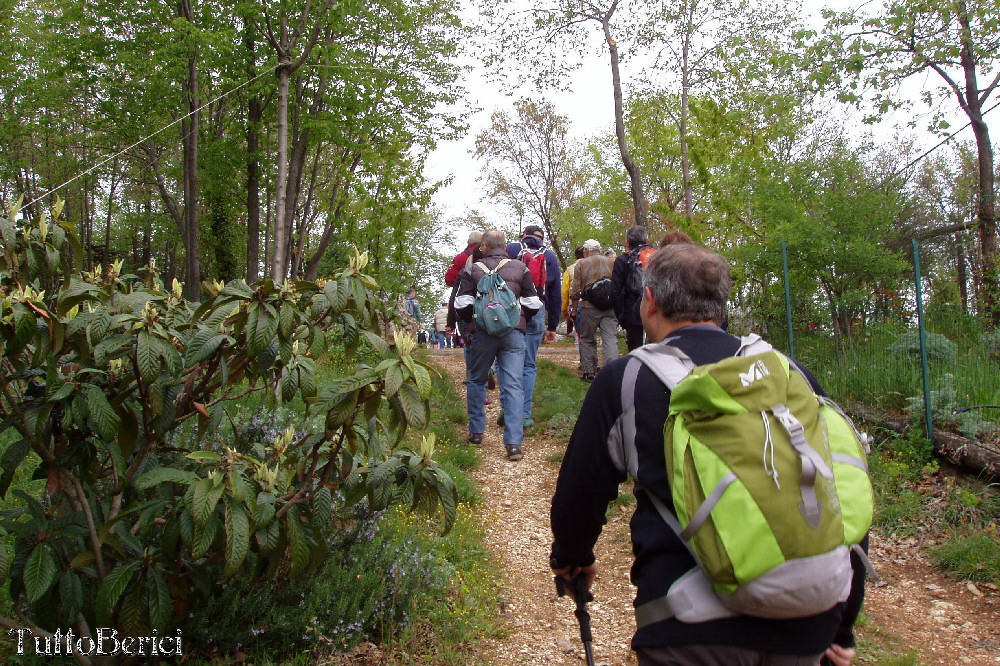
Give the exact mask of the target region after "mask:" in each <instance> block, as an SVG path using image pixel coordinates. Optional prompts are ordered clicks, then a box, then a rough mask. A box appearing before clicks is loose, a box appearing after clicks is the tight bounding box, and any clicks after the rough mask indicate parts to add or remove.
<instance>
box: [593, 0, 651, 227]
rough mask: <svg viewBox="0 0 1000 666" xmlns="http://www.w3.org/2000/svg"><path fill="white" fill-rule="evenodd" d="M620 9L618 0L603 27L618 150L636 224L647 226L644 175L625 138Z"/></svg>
mask: <svg viewBox="0 0 1000 666" xmlns="http://www.w3.org/2000/svg"><path fill="white" fill-rule="evenodd" d="M617 8H618V0H614V2H612V3H611V8H610V9H608V13H607V14H605V15H604V19H603V21H602V25H603V27H604V38H605V40H606V41H607V43H608V51H609V52H610V54H611V83H612V85H613V86H614V92H615V135H616V136H617V137H618V150H619V151H620V152H621V155H622V164H623V165H624V166H625V171H627V172H628V176H629V182H630V184H631V189H632V206H633V207H634V208H635V223H636V224H641V225H642V226H646V197H645V196H644V195H643V192H642V174H641V173H640V172H639V165H637V164H636V163H635V160H633V159H632V154H631V153H630V152H629V149H628V142H627V140H626V137H625V107H624V103H623V102H622V80H621V73H620V72H619V71H618V44H617V43H615V40H614V39H612V38H611V17H612V16H613V15H614V13H615V9H617Z"/></svg>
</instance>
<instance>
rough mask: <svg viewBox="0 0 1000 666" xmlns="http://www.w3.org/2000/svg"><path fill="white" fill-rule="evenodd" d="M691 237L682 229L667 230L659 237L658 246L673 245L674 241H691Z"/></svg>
mask: <svg viewBox="0 0 1000 666" xmlns="http://www.w3.org/2000/svg"><path fill="white" fill-rule="evenodd" d="M692 242H694V241H692V240H691V237H690V236H688V235H687V234H686V233H684V232H683V231H668V232H667V233H665V234H664V235H663V238H661V239H660V247H666V246H668V245H674V244H675V243H692Z"/></svg>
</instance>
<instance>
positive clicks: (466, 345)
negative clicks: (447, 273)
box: [448, 243, 496, 405]
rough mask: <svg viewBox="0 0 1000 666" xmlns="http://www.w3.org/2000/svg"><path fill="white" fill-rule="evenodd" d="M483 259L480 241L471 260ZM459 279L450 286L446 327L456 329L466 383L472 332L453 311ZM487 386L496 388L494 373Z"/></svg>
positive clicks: (486, 402)
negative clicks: (463, 361)
mask: <svg viewBox="0 0 1000 666" xmlns="http://www.w3.org/2000/svg"><path fill="white" fill-rule="evenodd" d="M482 259H483V247H482V244H481V243H480V244H479V245H476V247H475V249H473V251H472V257H471V262H472V263H476V262H477V261H482ZM468 272H469V267H468V266H466V267H465V268H463V269H462V270H461V271H459V275H460V276H461V274H462V273H468ZM459 282H461V280H458V279H456V280H455V284H454V285H452V287H451V296H449V297H448V328H450V329H451V330H453V331H458V332H459V336H460V339H461V340H462V343H461V344H460V345H459V346H460V347H462V355H463V358H464V360H465V381H466V384H468V381H469V366H470V364H469V354H470V353H471V351H472V332H471V330H470V325H469V324H467V323H466V322H464V321H462V320H461V319H459V318H458V313H456V312H455V296H456V295H457V294H458V285H459ZM487 388H490V389H493V388H496V373H495V372H492V371H491V373H490V376H489V380H488V383H487ZM483 404H484V405H492V404H493V398H491V397H490V395H489V393H487V394H486V396H485V397H484V398H483Z"/></svg>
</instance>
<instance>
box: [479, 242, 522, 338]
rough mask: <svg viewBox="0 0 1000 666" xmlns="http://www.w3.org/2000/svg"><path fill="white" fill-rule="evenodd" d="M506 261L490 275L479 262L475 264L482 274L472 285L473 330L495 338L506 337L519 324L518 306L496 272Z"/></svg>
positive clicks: (515, 297) (519, 312)
mask: <svg viewBox="0 0 1000 666" xmlns="http://www.w3.org/2000/svg"><path fill="white" fill-rule="evenodd" d="M509 261H510V259H504V260H502V261H501V262H500V263H499V264H497V267H496V268H494V269H493V270H492V271H491V270H490V269H489V268H487V267H486V264H484V263H483V262H481V261H477V262H476V266H479V267H480V268H481V269H483V271H484V272H485V273H486V274H485V275H483V277H481V278H479V282H478V283H477V284H476V300H475V301H473V304H472V318H473V320H474V321H475V322H476V330H477V331H482V332H484V333H488V334H489V335H495V336H497V337H500V336H504V335H507V334H508V333H510V332H511V331H513V330H514V329H515V328H517V325H518V324H519V323H520V322H521V305H520V303H518V301H517V296H515V295H514V292H513V291H511V290H510V287H508V286H507V283H506V282H505V281H504V279H503V278H502V277H500V273H499V271H500V269H501V268H502V267H503V265H504V264H506V263H507V262H509Z"/></svg>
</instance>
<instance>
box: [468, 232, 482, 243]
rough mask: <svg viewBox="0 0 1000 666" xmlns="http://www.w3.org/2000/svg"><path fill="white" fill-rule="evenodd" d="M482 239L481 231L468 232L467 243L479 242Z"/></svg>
mask: <svg viewBox="0 0 1000 666" xmlns="http://www.w3.org/2000/svg"><path fill="white" fill-rule="evenodd" d="M482 240H483V232H482V231H473V232H472V233H471V234H469V245H472V244H473V243H480V242H482Z"/></svg>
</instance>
